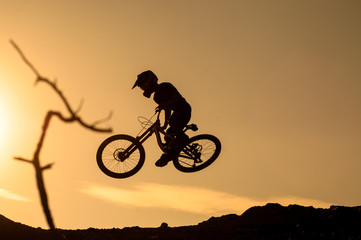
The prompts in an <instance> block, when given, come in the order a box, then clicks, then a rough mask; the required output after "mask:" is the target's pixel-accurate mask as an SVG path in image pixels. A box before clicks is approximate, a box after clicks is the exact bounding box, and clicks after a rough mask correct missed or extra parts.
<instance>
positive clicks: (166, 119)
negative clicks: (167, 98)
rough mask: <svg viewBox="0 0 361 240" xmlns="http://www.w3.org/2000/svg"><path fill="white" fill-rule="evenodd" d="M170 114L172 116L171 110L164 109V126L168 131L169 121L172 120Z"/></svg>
mask: <svg viewBox="0 0 361 240" xmlns="http://www.w3.org/2000/svg"><path fill="white" fill-rule="evenodd" d="M170 114H171V110H170V109H169V108H168V109H164V125H163V127H162V128H163V129H166V128H167V127H168V123H169V119H170Z"/></svg>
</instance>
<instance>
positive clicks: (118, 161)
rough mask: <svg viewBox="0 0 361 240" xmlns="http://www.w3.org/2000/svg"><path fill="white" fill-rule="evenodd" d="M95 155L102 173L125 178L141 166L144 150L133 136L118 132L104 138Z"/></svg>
mask: <svg viewBox="0 0 361 240" xmlns="http://www.w3.org/2000/svg"><path fill="white" fill-rule="evenodd" d="M96 157H97V163H98V166H99V168H100V170H102V172H103V173H105V174H106V175H108V176H109V177H112V178H127V177H130V176H132V175H134V174H136V173H137V172H138V171H139V170H140V169H141V168H142V166H143V164H144V160H145V151H144V148H143V146H142V145H141V144H140V143H139V142H138V141H137V140H136V139H135V138H133V137H131V136H128V135H123V134H119V135H114V136H111V137H109V138H107V139H105V140H104V142H102V144H100V146H99V148H98V151H97V156H96Z"/></svg>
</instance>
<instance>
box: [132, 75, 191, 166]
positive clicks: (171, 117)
mask: <svg viewBox="0 0 361 240" xmlns="http://www.w3.org/2000/svg"><path fill="white" fill-rule="evenodd" d="M135 87H140V88H141V89H142V90H143V91H144V93H143V95H144V96H145V97H147V98H150V96H151V95H152V94H153V93H154V96H153V100H154V101H155V102H156V103H157V104H158V109H159V110H164V112H165V121H164V125H163V127H162V128H163V129H166V128H167V127H168V125H169V128H168V129H167V131H166V132H167V133H169V134H174V135H175V136H176V140H175V141H170V140H169V139H167V138H165V141H166V143H167V148H168V150H167V152H166V153H165V154H162V156H161V157H160V159H159V160H158V161H157V162H156V163H155V165H156V166H157V167H163V166H165V165H167V163H168V162H169V161H171V160H173V159H172V158H173V157H174V156H177V153H178V152H177V151H179V149H177V147H178V148H179V145H180V144H181V143H182V142H183V141H185V140H187V139H188V136H187V135H186V134H185V133H184V132H183V129H184V127H185V126H186V125H187V124H188V122H189V120H190V118H191V111H192V109H191V106H190V105H189V104H188V102H187V101H186V100H185V99H184V97H183V96H182V95H181V94H180V93H179V92H178V90H177V89H176V88H175V87H174V86H173V85H172V84H171V83H168V82H163V83H158V77H157V76H156V75H155V74H154V73H153V72H152V71H150V70H148V71H145V72H142V73H141V74H139V75H138V77H137V80H136V82H135V83H134V85H133V87H132V89H133V88H135Z"/></svg>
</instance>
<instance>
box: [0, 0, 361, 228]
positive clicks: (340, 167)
mask: <svg viewBox="0 0 361 240" xmlns="http://www.w3.org/2000/svg"><path fill="white" fill-rule="evenodd" d="M360 10H361V3H360V2H359V1H356V0H355V1H332V0H329V1H293V0H291V1H289V0H287V1H286V0H275V1H267V0H264V1H263V0H261V1H243V0H235V1H231V0H227V1H217V0H216V1H209V0H207V1H200V0H192V1H165V0H164V1H161V0H153V1H145V0H136V1H110V0H109V1H98V0H92V1H82V0H81V1H76V2H74V1H69V0H65V1H61V2H54V1H44V0H37V1H31V2H30V1H20V0H12V1H10V0H9V1H8V0H5V1H4V0H3V1H1V3H0V16H1V21H0V27H1V28H0V29H1V32H0V53H1V54H0V125H1V126H0V131H1V135H0V143H1V148H0V206H1V207H0V214H3V215H5V216H6V217H9V218H11V219H12V220H14V221H18V222H22V223H25V224H28V225H31V226H35V227H38V226H40V227H47V226H46V222H45V218H44V216H43V213H42V210H41V207H40V203H39V199H38V194H37V189H36V185H35V177H34V172H33V169H32V167H31V166H30V165H28V164H26V163H22V162H17V161H14V160H13V159H12V158H13V156H22V157H24V158H31V156H32V154H33V151H34V150H35V145H36V143H37V141H38V138H39V136H40V128H41V124H42V122H43V118H44V117H45V114H46V111H48V110H49V109H53V110H60V111H64V110H65V109H64V106H63V105H62V103H61V101H60V100H59V99H58V97H57V96H56V95H55V94H54V92H53V91H52V90H51V89H50V88H49V87H48V86H46V85H40V84H39V85H38V86H36V87H34V81H35V76H34V74H33V73H32V72H31V70H30V69H29V68H28V67H27V66H26V65H25V64H24V62H23V61H22V60H21V58H20V57H19V55H18V53H17V52H16V51H15V49H13V47H12V46H11V45H10V43H9V40H10V39H13V40H14V41H15V42H16V43H17V44H18V45H19V46H20V48H21V49H22V50H23V51H24V53H25V54H26V55H27V57H28V58H29V59H30V60H31V62H32V63H33V64H34V65H35V66H36V68H37V69H38V70H39V71H40V73H41V74H42V75H44V76H46V77H48V78H50V79H55V78H56V79H57V83H58V86H59V88H60V89H61V90H63V92H64V94H65V95H66V97H67V98H68V100H69V101H70V102H71V104H72V105H73V106H74V108H76V107H77V106H78V104H79V103H80V102H81V100H82V99H84V106H83V108H82V110H81V112H80V115H81V116H82V117H83V118H84V119H85V120H87V121H88V122H92V121H95V120H98V119H102V118H104V117H106V116H107V115H108V113H109V111H113V112H114V115H113V118H112V120H111V121H110V122H109V123H108V124H109V125H110V126H112V127H113V128H114V134H115V133H125V134H129V135H136V134H137V133H138V132H139V130H140V128H141V127H140V124H139V123H138V122H137V117H138V116H140V115H142V116H145V117H150V116H152V115H153V110H154V108H155V107H156V106H155V103H153V102H152V101H149V100H148V99H146V98H144V97H143V96H142V94H141V91H140V90H139V89H136V90H133V91H132V90H131V86H132V85H133V83H134V81H135V79H136V75H137V74H139V73H140V72H141V71H143V70H147V69H151V70H153V71H154V72H155V73H156V74H157V75H158V77H159V79H160V81H169V82H172V83H173V84H174V85H175V86H176V87H177V88H178V90H179V91H180V92H181V93H182V94H183V96H184V97H185V98H186V99H187V100H188V101H189V102H190V103H191V105H192V107H193V116H192V122H194V123H197V125H198V126H199V127H200V130H199V131H198V133H210V134H214V135H216V136H217V137H219V138H220V140H221V141H222V145H223V149H222V153H221V156H220V157H219V159H218V160H217V161H216V162H215V163H214V164H213V165H212V166H210V167H209V168H208V169H205V170H204V171H201V172H199V173H193V174H184V173H181V172H178V171H177V170H176V169H175V168H174V167H173V166H172V165H171V164H170V165H169V166H167V167H165V168H161V169H159V168H156V167H155V166H154V162H155V161H156V160H157V159H158V158H159V156H160V151H159V150H158V149H157V148H156V142H155V141H154V139H152V140H150V141H148V142H146V144H145V149H146V163H145V165H144V167H143V168H142V169H141V170H140V172H139V173H137V174H136V175H135V176H133V177H131V178H129V179H122V180H118V179H112V178H109V177H107V176H106V175H104V174H103V173H102V172H101V171H100V170H99V169H98V167H97V165H96V161H95V153H96V150H97V147H98V146H99V144H100V143H101V142H102V141H103V140H104V139H105V138H107V137H108V136H110V134H99V133H95V132H90V131H88V130H86V129H84V128H82V127H81V126H79V125H77V124H70V125H65V124H63V123H60V122H59V121H58V120H54V121H53V122H52V123H51V126H50V129H49V131H48V136H47V138H46V142H45V146H44V149H43V152H42V155H41V161H42V162H43V164H47V163H50V162H55V165H54V167H53V169H51V170H49V171H47V172H46V173H45V179H46V186H47V189H48V194H49V199H50V207H51V209H52V212H53V216H54V220H55V224H56V226H57V227H59V228H72V229H76V228H88V227H109V228H112V227H125V226H133V225H138V226H159V225H160V224H161V223H162V222H167V223H168V224H169V225H170V226H178V225H191V224H196V223H198V222H201V221H204V220H206V219H208V218H209V217H211V216H220V215H223V214H227V213H237V214H241V213H242V212H243V211H244V210H246V209H247V208H248V207H251V206H253V205H262V204H265V203H267V202H279V203H282V204H285V205H288V204H292V203H298V204H303V205H314V206H317V207H328V206H329V205H331V204H337V205H347V206H352V205H360V204H361V193H360V191H359V188H360V182H361V176H360V174H359V170H360V168H361V163H360V157H361V125H360V122H361V110H360V109H361V106H360V105H361V94H360V89H361V82H360V79H361V67H360V63H361V49H360V47H359V43H360V42H361V30H360V27H359V23H360V22H361V16H360V14H359V13H360Z"/></svg>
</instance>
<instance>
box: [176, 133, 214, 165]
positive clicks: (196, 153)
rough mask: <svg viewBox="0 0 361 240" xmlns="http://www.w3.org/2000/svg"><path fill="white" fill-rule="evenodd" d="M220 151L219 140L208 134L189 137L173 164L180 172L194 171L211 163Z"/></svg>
mask: <svg viewBox="0 0 361 240" xmlns="http://www.w3.org/2000/svg"><path fill="white" fill-rule="evenodd" d="M220 152H221V142H220V141H219V139H218V138H216V137H215V136H213V135H209V134H202V135H198V136H195V137H192V138H190V139H189V141H188V143H187V144H186V145H185V147H184V148H183V149H182V150H181V151H180V153H179V156H178V159H175V160H173V165H174V167H175V168H176V169H178V170H179V171H181V172H196V171H199V170H202V169H204V168H206V167H208V166H209V165H211V164H212V163H213V162H214V161H215V160H216V159H217V157H218V156H219V154H220Z"/></svg>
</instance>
